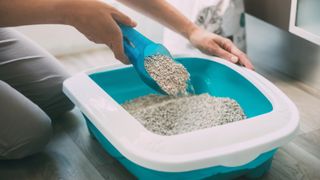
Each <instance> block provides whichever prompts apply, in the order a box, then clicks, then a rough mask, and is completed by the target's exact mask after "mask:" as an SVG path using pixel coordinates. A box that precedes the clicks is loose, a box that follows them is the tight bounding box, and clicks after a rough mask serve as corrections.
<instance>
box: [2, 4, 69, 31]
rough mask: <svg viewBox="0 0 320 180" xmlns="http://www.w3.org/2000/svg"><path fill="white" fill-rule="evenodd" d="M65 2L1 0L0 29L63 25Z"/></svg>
mask: <svg viewBox="0 0 320 180" xmlns="http://www.w3.org/2000/svg"><path fill="white" fill-rule="evenodd" d="M61 3H65V2H64V0H50V1H46V0H0V27H6V26H20V25H30V24H62V23H63V20H64V18H63V13H62V12H61V8H60V6H61Z"/></svg>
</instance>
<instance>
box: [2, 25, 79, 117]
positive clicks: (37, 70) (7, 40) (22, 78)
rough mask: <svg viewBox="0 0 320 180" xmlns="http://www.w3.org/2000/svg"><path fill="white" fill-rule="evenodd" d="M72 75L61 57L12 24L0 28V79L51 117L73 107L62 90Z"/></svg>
mask: <svg viewBox="0 0 320 180" xmlns="http://www.w3.org/2000/svg"><path fill="white" fill-rule="evenodd" d="M48 36H50V34H48ZM68 76H69V75H68V74H67V73H66V72H65V70H64V69H63V67H62V66H61V65H60V64H59V63H58V62H57V60H56V59H55V58H54V57H53V56H52V55H50V54H49V53H48V52H46V51H45V50H43V49H42V48H40V47H39V46H38V45H37V44H35V43H34V42H32V41H31V40H29V39H28V38H26V37H25V36H23V35H21V34H20V33H18V32H16V31H14V30H12V29H10V28H0V80H2V81H4V82H6V83H8V84H9V85H10V86H12V87H13V88H14V89H16V90H17V91H19V92H20V93H21V94H23V95H24V96H26V97H27V98H28V99H30V100H31V101H32V102H34V103H35V104H37V105H38V106H39V107H40V108H41V109H42V110H44V111H45V112H46V113H47V114H48V115H49V117H51V118H56V117H57V116H59V115H61V114H62V113H64V112H65V111H67V110H70V109H72V108H73V104H72V103H71V101H69V99H68V98H67V97H66V96H65V95H64V94H63V92H62V83H63V81H64V80H65V79H66V78H67V77H68Z"/></svg>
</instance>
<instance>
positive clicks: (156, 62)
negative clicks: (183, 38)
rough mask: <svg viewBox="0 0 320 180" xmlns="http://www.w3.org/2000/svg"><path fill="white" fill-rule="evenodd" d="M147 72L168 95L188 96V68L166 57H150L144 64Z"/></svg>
mask: <svg viewBox="0 0 320 180" xmlns="http://www.w3.org/2000/svg"><path fill="white" fill-rule="evenodd" d="M144 66H145V68H146V70H147V72H148V73H149V74H150V76H151V77H152V78H153V79H154V80H155V81H156V82H157V84H158V85H159V86H160V88H161V89H162V90H163V91H165V92H166V93H167V94H168V95H172V96H178V95H180V94H182V95H185V94H187V86H188V80H189V78H190V74H189V73H188V71H187V70H186V68H185V67H184V66H183V65H182V64H179V63H176V62H175V61H174V60H173V59H171V58H170V57H168V56H164V55H160V54H158V55H153V56H148V57H147V58H146V59H145V64H144Z"/></svg>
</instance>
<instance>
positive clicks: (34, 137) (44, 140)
mask: <svg viewBox="0 0 320 180" xmlns="http://www.w3.org/2000/svg"><path fill="white" fill-rule="evenodd" d="M39 118H41V119H38V120H35V119H34V120H32V121H30V123H31V124H30V126H29V127H25V128H24V129H23V131H20V132H16V135H15V136H16V137H15V138H13V139H15V140H17V141H14V142H8V144H7V147H5V149H6V150H5V151H4V152H0V159H21V158H24V157H27V156H30V155H33V154H36V153H38V152H40V151H42V150H43V149H44V147H45V146H46V145H47V144H48V142H49V140H50V137H51V135H52V127H51V120H50V119H49V117H39ZM24 120H25V119H21V121H24Z"/></svg>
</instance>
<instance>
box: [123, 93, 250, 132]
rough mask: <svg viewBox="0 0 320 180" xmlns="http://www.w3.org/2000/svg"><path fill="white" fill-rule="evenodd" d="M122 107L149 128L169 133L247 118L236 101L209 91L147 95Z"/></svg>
mask: <svg viewBox="0 0 320 180" xmlns="http://www.w3.org/2000/svg"><path fill="white" fill-rule="evenodd" d="M122 106H123V107H124V109H126V110H127V111H128V112H129V113H130V114H131V115H132V116H133V117H135V118H136V119H137V120H138V121H139V122H140V123H141V124H142V125H143V126H145V128H147V129H148V130H149V131H151V132H154V133H156V134H160V135H167V136H169V135H175V134H181V133H186V132H191V131H194V130H198V129H204V128H210V127H213V126H218V125H223V124H226V123H231V122H235V121H239V120H243V119H245V118H246V116H245V114H244V113H243V111H242V109H241V107H240V106H239V104H238V103H237V102H236V101H235V100H233V99H230V98H220V97H213V96H210V95H209V94H201V95H188V96H181V97H173V96H160V95H147V96H143V97H140V98H137V99H134V100H131V101H128V102H126V103H124V104H123V105H122Z"/></svg>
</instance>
